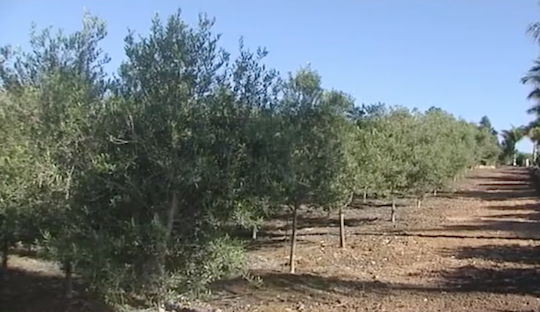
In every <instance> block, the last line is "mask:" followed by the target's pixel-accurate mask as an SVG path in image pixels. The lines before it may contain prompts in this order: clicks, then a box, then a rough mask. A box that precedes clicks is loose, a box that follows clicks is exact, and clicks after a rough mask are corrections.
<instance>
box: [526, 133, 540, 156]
mask: <svg viewBox="0 0 540 312" xmlns="http://www.w3.org/2000/svg"><path fill="white" fill-rule="evenodd" d="M527 130H528V131H527V136H528V137H529V139H530V140H531V141H532V143H533V151H532V161H533V164H535V165H536V158H537V153H538V142H539V141H540V127H538V126H534V127H531V128H529V129H527Z"/></svg>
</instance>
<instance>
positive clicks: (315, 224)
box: [0, 168, 540, 312]
mask: <svg viewBox="0 0 540 312" xmlns="http://www.w3.org/2000/svg"><path fill="white" fill-rule="evenodd" d="M346 217H347V221H346V224H347V248H346V249H340V248H339V236H338V233H339V230H338V220H337V216H334V215H332V216H331V217H330V218H327V216H326V214H325V213H320V212H315V211H312V212H307V211H304V212H303V213H302V214H301V217H300V224H299V228H300V232H299V236H298V239H299V245H298V248H297V259H298V264H297V274H288V273H287V271H288V268H287V266H286V263H287V257H288V252H289V249H288V248H289V242H288V240H287V239H284V236H285V235H287V234H290V233H289V232H287V231H286V229H287V222H286V217H285V216H280V217H277V218H275V219H273V220H270V221H268V222H267V223H266V224H265V226H264V229H263V230H262V231H261V233H260V237H259V239H258V240H257V242H256V243H254V244H252V245H251V246H250V251H249V259H250V267H251V269H252V271H251V275H252V276H253V277H254V280H255V281H252V282H247V281H246V280H245V279H235V280H228V281H222V282H219V283H216V284H215V285H213V289H214V296H213V298H212V300H211V301H210V303H211V304H212V306H214V307H218V308H220V309H221V310H222V311H224V312H226V311H259V312H277V311H280V312H281V311H325V312H334V311H403V312H404V311H411V312H420V311H422V312H423V311H425V312H430V311H456V312H459V311H468V312H475V311H501V312H502V311H522V312H525V311H540V224H538V222H539V220H540V201H539V198H538V195H537V193H536V190H535V188H534V186H533V185H532V184H531V183H530V179H529V174H528V171H527V170H526V169H523V168H499V169H478V170H475V171H473V172H472V173H471V174H470V175H469V177H468V178H467V179H466V180H465V181H463V182H462V183H460V185H459V188H458V190H457V191H456V192H455V193H452V194H439V195H438V196H437V197H430V198H429V199H427V200H426V201H425V202H424V203H423V204H422V207H420V208H418V207H416V206H415V205H413V203H412V202H409V201H403V203H402V206H400V207H398V221H397V224H396V225H393V224H392V223H390V222H389V221H388V220H389V217H390V208H389V207H387V206H386V205H383V203H376V202H371V203H370V204H369V205H364V206H363V205H362V204H361V202H358V203H355V204H354V205H353V207H352V208H351V209H348V210H347V212H346ZM11 266H12V268H13V272H11V274H10V279H9V283H8V284H7V285H5V286H7V287H4V289H1V290H0V291H2V293H0V311H1V312H4V311H5V312H23V311H24V312H30V311H32V312H33V311H47V312H52V311H76V312H79V311H107V310H106V308H105V306H104V305H102V304H100V303H96V302H93V301H92V300H91V299H90V298H86V297H84V296H83V297H80V298H78V299H77V300H74V301H72V302H65V301H63V300H62V299H60V298H59V296H58V294H59V293H60V294H61V291H59V290H58V289H59V287H61V284H60V280H59V272H58V271H57V269H56V268H54V267H52V266H50V265H48V264H46V263H43V262H40V261H38V260H33V259H32V258H29V257H21V256H13V257H12V258H11ZM259 277H260V279H261V281H260V282H257V280H258V278H259Z"/></svg>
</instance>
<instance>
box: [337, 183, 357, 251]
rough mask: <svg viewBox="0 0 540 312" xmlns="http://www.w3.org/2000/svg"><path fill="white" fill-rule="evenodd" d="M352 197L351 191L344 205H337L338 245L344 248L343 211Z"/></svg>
mask: <svg viewBox="0 0 540 312" xmlns="http://www.w3.org/2000/svg"><path fill="white" fill-rule="evenodd" d="M353 198H354V193H351V196H349V199H348V200H347V202H346V203H345V205H343V206H340V207H339V247H341V248H345V247H346V244H345V212H344V211H343V210H344V209H345V208H347V207H348V206H349V205H350V204H351V203H352V200H353Z"/></svg>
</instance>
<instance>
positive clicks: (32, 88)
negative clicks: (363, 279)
mask: <svg viewBox="0 0 540 312" xmlns="http://www.w3.org/2000/svg"><path fill="white" fill-rule="evenodd" d="M213 23H214V21H213V20H211V19H209V18H207V17H206V16H204V15H201V17H200V20H199V24H198V26H197V27H190V26H189V25H187V24H185V23H184V22H183V21H182V19H181V16H180V13H177V14H173V15H171V16H169V17H168V19H167V20H165V21H164V20H162V19H160V18H159V17H157V16H156V17H155V18H154V19H153V22H152V26H151V29H150V32H149V34H148V35H145V36H136V35H135V34H134V33H129V34H128V35H127V36H126V38H125V54H126V58H125V60H124V61H123V62H122V64H121V65H120V68H119V70H118V73H117V75H116V76H115V77H114V78H113V79H111V78H109V77H108V76H107V75H106V74H105V69H104V66H105V65H106V64H107V63H108V62H109V58H108V56H107V55H106V54H105V53H104V52H103V51H101V49H100V48H99V44H100V42H101V40H103V39H104V38H105V37H106V27H105V23H104V22H103V21H101V20H99V19H97V18H95V17H92V16H90V15H85V17H84V19H83V27H82V29H81V30H80V31H77V32H74V33H72V34H67V35H66V34H63V33H61V32H59V33H58V34H56V35H53V34H51V30H50V29H46V30H45V31H42V32H37V31H33V32H32V35H31V40H30V43H31V50H30V51H27V52H22V51H17V50H14V49H11V48H9V47H5V48H3V49H2V51H1V52H2V59H1V60H0V61H1V64H0V87H1V93H0V105H1V106H0V134H1V136H0V144H1V146H2V149H1V150H0V153H1V154H0V164H1V166H0V175H1V178H2V181H1V182H0V239H2V246H3V248H2V254H3V258H4V261H3V269H4V270H3V271H5V269H6V267H7V265H8V264H7V254H8V249H9V248H11V247H12V246H13V245H14V243H16V242H18V241H22V242H26V243H35V242H37V243H38V244H39V245H40V246H42V247H44V250H45V253H44V255H45V256H48V257H50V258H51V259H53V260H56V261H58V262H61V263H62V264H63V269H64V271H65V273H66V286H67V287H66V295H68V296H70V295H71V293H72V292H71V276H72V274H73V273H78V274H79V275H80V276H82V278H83V279H84V281H85V282H86V283H88V285H89V286H90V288H92V289H93V290H94V291H97V292H98V293H101V294H102V295H104V296H105V297H107V298H108V299H110V300H112V301H118V300H119V299H122V298H123V297H124V296H125V294H126V293H129V294H143V295H144V296H145V297H147V298H148V299H149V300H157V301H158V303H159V301H162V300H164V299H167V296H168V294H169V293H170V292H171V291H173V292H185V291H191V292H197V291H199V290H201V289H203V286H204V285H206V284H207V283H209V282H211V281H213V280H215V279H218V278H220V277H222V276H224V275H227V274H229V273H231V272H236V271H240V270H241V269H242V268H243V252H242V251H243V250H242V243H241V242H239V241H238V240H237V239H235V238H234V236H232V235H231V229H232V228H234V227H235V226H237V225H240V226H244V227H248V228H252V229H253V231H254V234H256V230H257V227H258V226H260V224H261V220H263V218H264V217H265V216H267V215H268V214H271V213H272V212H273V211H276V209H278V208H281V207H283V206H287V207H289V208H290V211H291V215H292V220H293V222H292V223H293V230H292V234H291V235H292V237H291V238H292V239H291V253H290V261H289V264H290V271H291V272H294V271H295V259H294V254H295V249H296V236H297V230H296V222H297V215H298V211H299V210H300V209H302V207H304V206H312V207H319V208H324V209H330V210H332V209H337V210H339V212H340V219H341V236H342V240H341V245H342V246H343V247H344V246H345V233H344V210H343V208H344V207H345V206H347V205H348V204H349V203H350V202H351V201H352V199H353V198H354V197H355V196H358V195H360V196H364V198H365V197H366V194H368V193H380V194H386V195H388V196H390V197H391V198H392V199H395V198H396V197H398V196H411V195H413V196H416V197H417V198H418V199H419V200H421V199H422V198H423V197H424V196H425V195H426V194H427V193H428V192H433V191H436V190H439V189H442V188H444V187H445V186H446V185H447V184H448V183H449V181H451V180H452V179H453V178H455V177H456V176H458V175H459V174H460V173H461V172H463V171H464V170H466V169H467V168H469V167H471V166H473V165H474V164H475V163H476V162H477V161H478V157H477V154H478V153H479V152H478V151H479V150H480V149H479V148H477V146H478V144H477V141H476V140H475V136H476V135H478V132H477V130H478V129H477V128H476V126H474V125H472V124H470V123H466V122H464V121H461V120H458V119H456V118H454V117H453V116H451V115H450V114H448V113H445V112H443V111H441V110H438V109H432V110H429V111H428V112H426V113H420V112H418V111H410V110H408V109H405V108H401V107H386V106H384V105H375V106H369V107H366V109H365V110H359V109H358V107H355V103H354V100H353V99H352V98H351V97H350V96H348V95H347V94H345V93H343V92H340V91H337V90H328V89H325V88H323V87H322V83H321V77H320V76H319V75H318V74H317V73H316V72H315V71H314V70H312V69H310V68H301V69H300V70H298V71H296V72H294V73H291V74H290V75H289V76H288V77H286V78H283V77H281V76H280V75H279V73H277V72H276V71H274V70H271V69H268V68H266V67H265V65H264V57H265V56H266V54H267V53H266V51H265V50H264V49H258V50H256V51H255V52H252V51H250V50H248V49H246V48H245V47H244V45H243V42H242V41H240V45H239V53H238V55H239V56H238V57H236V58H235V59H232V58H231V56H230V54H229V53H228V52H227V51H225V50H224V49H222V48H221V47H220V45H219V36H217V35H215V34H213V33H212V30H211V29H212V25H213ZM393 202H394V201H393ZM419 202H420V201H419ZM394 204H395V202H394ZM391 219H392V220H393V221H394V220H395V205H393V209H392V217H391Z"/></svg>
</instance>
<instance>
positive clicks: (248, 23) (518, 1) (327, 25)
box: [0, 0, 540, 151]
mask: <svg viewBox="0 0 540 312" xmlns="http://www.w3.org/2000/svg"><path fill="white" fill-rule="evenodd" d="M83 7H86V8H88V9H89V10H90V12H91V13H93V14H95V15H98V16H99V17H101V18H103V19H105V20H107V22H108V29H109V36H108V38H107V39H106V40H105V41H104V43H103V48H104V50H106V51H107V52H108V53H109V55H110V56H111V57H112V58H113V64H112V67H111V69H113V68H115V67H116V66H117V65H118V64H119V62H120V61H121V60H122V57H123V41H122V40H123V37H124V36H125V35H126V34H127V29H128V28H130V29H133V30H135V31H137V32H140V33H145V32H147V31H148V29H149V25H150V20H151V18H152V16H153V15H154V14H155V13H156V12H158V13H160V14H162V15H168V14H171V13H174V12H175V10H176V9H178V8H181V9H182V12H183V16H184V18H185V20H186V21H187V22H188V23H190V24H194V23H196V21H197V15H198V13H199V12H206V13H208V14H209V15H210V16H213V17H215V18H216V20H217V23H216V27H215V30H216V32H218V33H222V34H223V37H222V45H223V46H224V47H225V48H226V49H227V50H229V51H231V52H233V51H235V50H236V48H237V46H238V39H239V37H240V36H244V39H245V44H246V45H247V46H248V47H251V48H256V47H257V46H265V47H266V48H267V49H268V50H269V51H270V54H269V56H268V58H267V64H268V65H269V66H271V67H274V68H276V69H278V70H279V71H281V72H282V73H286V72H288V71H294V70H295V69H297V68H298V67H299V66H302V65H305V64H306V63H307V62H310V63H311V65H312V67H313V68H315V69H316V70H317V71H318V72H319V73H320V74H321V75H322V78H323V83H324V85H325V87H330V88H336V89H340V90H343V91H345V92H348V93H350V94H352V95H353V96H354V97H355V98H356V99H357V102H358V103H374V102H379V101H380V102H384V103H387V104H399V105H405V106H408V107H418V108H420V109H427V108H429V107H430V106H438V107H441V108H443V109H445V110H447V111H449V112H451V113H453V114H455V115H458V116H462V117H464V118H466V119H468V120H473V121H478V120H480V118H481V117H482V116H483V115H488V116H489V118H490V119H491V121H492V123H493V125H494V126H495V128H497V130H501V129H506V128H509V127H510V125H516V126H518V125H522V124H525V123H528V121H529V120H530V119H531V117H530V116H528V115H527V114H526V113H525V111H526V109H527V108H528V107H530V105H531V104H532V103H529V102H527V100H526V95H527V92H528V90H529V88H528V87H526V86H522V85H521V84H520V82H519V79H520V78H521V77H522V76H523V74H524V73H525V72H526V71H527V70H528V69H529V67H530V65H531V64H532V61H533V60H534V59H535V58H536V56H537V55H538V53H539V52H540V48H539V46H538V45H536V44H534V42H533V41H532V39H530V38H529V37H527V36H526V35H525V30H526V28H527V26H528V24H529V23H531V22H534V21H540V5H539V4H538V1H537V0H431V1H430V0H356V1H355V0H333V1H330V0H310V1H307V0H304V1H301V0H264V1H263V0H258V1H255V0H252V1H248V0H183V1H171V0H169V1H164V0H153V1H140V0H139V1H121V0H116V1H111V0H110V1H104V0H92V1H77V0H71V1H67V0H64V1H59V0H48V1H44V0H42V1H37V0H33V1H29V0H25V1H21V0H19V1H10V0H0V45H4V44H13V45H21V46H23V47H25V46H27V41H28V31H29V29H30V25H31V22H32V21H34V22H36V23H37V25H38V27H40V28H42V27H46V26H49V25H54V26H56V27H61V28H63V29H65V30H67V31H73V30H76V29H78V28H79V27H80V25H81V17H82V13H83ZM519 148H520V149H521V150H524V151H530V143H529V142H525V141H524V142H522V143H521V144H520V146H519Z"/></svg>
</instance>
